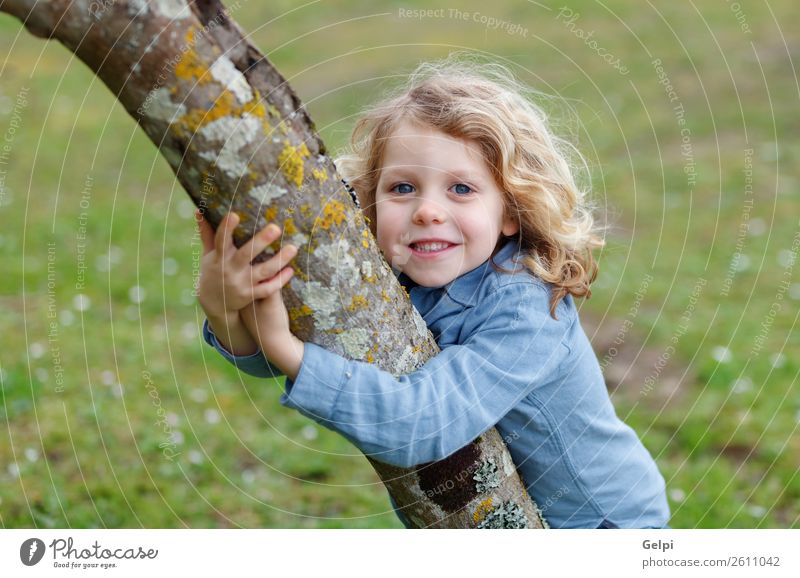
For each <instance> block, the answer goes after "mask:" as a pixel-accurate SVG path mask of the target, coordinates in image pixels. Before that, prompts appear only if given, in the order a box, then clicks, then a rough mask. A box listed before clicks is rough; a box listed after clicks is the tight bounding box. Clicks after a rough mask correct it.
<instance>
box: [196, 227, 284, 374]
mask: <svg viewBox="0 0 800 578" xmlns="http://www.w3.org/2000/svg"><path fill="white" fill-rule="evenodd" d="M196 218H197V222H198V226H199V229H200V236H201V238H202V241H203V258H202V260H201V272H200V282H199V287H198V301H199V302H200V306H201V307H202V308H203V310H204V311H205V313H206V316H207V318H208V319H207V322H206V323H204V326H203V336H204V338H205V339H206V341H207V342H208V343H210V344H211V345H214V346H215V347H217V348H218V349H220V353H222V354H223V355H225V357H226V358H227V359H228V360H229V361H232V362H234V363H236V360H240V359H242V358H245V359H248V358H252V357H254V356H258V357H262V358H263V356H262V355H259V354H260V350H259V348H258V345H257V343H256V342H255V340H254V339H253V337H252V336H251V334H250V332H249V331H248V329H247V327H246V325H245V323H244V322H243V320H242V317H241V315H240V310H241V309H242V308H244V307H245V306H246V305H247V304H248V303H252V302H253V300H254V299H259V298H260V297H262V296H264V295H266V294H270V291H271V290H272V289H273V285H277V286H278V289H280V287H282V286H283V285H284V284H285V283H286V282H288V281H289V279H290V278H291V276H292V270H291V268H290V267H284V263H285V262H286V261H288V260H289V259H291V258H292V257H293V256H294V254H295V253H296V249H295V248H294V247H293V246H291V245H286V246H284V247H283V248H282V249H281V250H280V251H279V252H278V254H276V255H275V256H274V257H272V258H271V259H268V260H267V261H264V262H263V263H259V264H257V265H255V266H253V265H251V264H250V262H251V261H252V259H253V258H254V257H255V256H256V255H258V254H259V253H260V252H261V251H263V250H264V249H265V248H266V247H267V246H268V245H269V244H270V243H272V242H273V241H275V240H277V238H278V237H279V235H280V229H278V228H277V227H276V226H274V225H272V226H271V227H270V226H268V227H265V228H264V229H262V230H261V231H259V232H258V233H256V234H255V235H254V236H253V238H252V239H251V240H250V241H248V242H247V243H246V244H245V245H243V246H242V247H241V248H239V249H237V248H236V246H235V245H234V244H233V236H232V231H233V229H234V228H235V227H236V224H237V223H238V222H239V217H238V215H236V214H235V213H228V214H227V215H225V217H224V218H223V219H222V221H221V222H220V225H219V227H218V228H217V231H216V233H215V232H214V231H213V229H212V228H211V225H210V224H209V223H208V222H207V221H205V219H203V217H202V215H201V214H200V212H199V211H197V212H196ZM278 296H280V292H279V291H278ZM218 346H219V347H218ZM226 354H227V355H226ZM264 361H266V360H264ZM237 365H238V363H237ZM250 365H252V364H250ZM256 365H258V364H256ZM265 368H266V369H270V368H269V367H268V366H267V367H265ZM256 369H257V368H256ZM269 375H272V372H269Z"/></svg>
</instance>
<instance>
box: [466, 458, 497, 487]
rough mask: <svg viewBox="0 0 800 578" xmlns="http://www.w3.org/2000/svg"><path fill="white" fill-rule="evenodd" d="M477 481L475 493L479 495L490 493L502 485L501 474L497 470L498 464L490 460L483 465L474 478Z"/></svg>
mask: <svg viewBox="0 0 800 578" xmlns="http://www.w3.org/2000/svg"><path fill="white" fill-rule="evenodd" d="M472 479H473V480H475V491H476V492H478V493H479V494H483V493H486V492H488V491H489V490H491V489H493V488H496V487H498V486H499V485H500V481H501V480H500V472H499V471H498V469H497V464H495V463H494V460H492V459H491V458H489V459H488V460H486V461H484V462H482V463H481V465H480V466H479V467H478V469H477V470H476V471H475V474H474V475H473V476H472Z"/></svg>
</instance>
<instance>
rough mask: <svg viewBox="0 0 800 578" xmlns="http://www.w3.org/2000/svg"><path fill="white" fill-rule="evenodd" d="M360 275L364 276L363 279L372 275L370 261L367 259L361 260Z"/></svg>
mask: <svg viewBox="0 0 800 578" xmlns="http://www.w3.org/2000/svg"><path fill="white" fill-rule="evenodd" d="M361 276H362V277H364V279H369V278H370V277H372V263H370V262H369V261H363V262H362V263H361Z"/></svg>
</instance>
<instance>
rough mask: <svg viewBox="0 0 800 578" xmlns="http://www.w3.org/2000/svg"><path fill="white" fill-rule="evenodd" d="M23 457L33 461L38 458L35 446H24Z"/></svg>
mask: <svg viewBox="0 0 800 578" xmlns="http://www.w3.org/2000/svg"><path fill="white" fill-rule="evenodd" d="M25 458H26V459H27V460H28V461H29V462H35V461H36V460H38V459H39V452H38V451H36V448H25Z"/></svg>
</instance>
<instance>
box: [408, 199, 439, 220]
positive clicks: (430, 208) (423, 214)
mask: <svg viewBox="0 0 800 578" xmlns="http://www.w3.org/2000/svg"><path fill="white" fill-rule="evenodd" d="M444 220H445V211H444V207H442V206H441V205H440V204H439V203H437V202H435V201H433V200H431V199H428V198H425V197H419V199H418V200H417V206H416V208H415V209H414V215H413V217H412V221H413V222H414V224H415V225H425V224H428V223H443V222H444Z"/></svg>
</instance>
